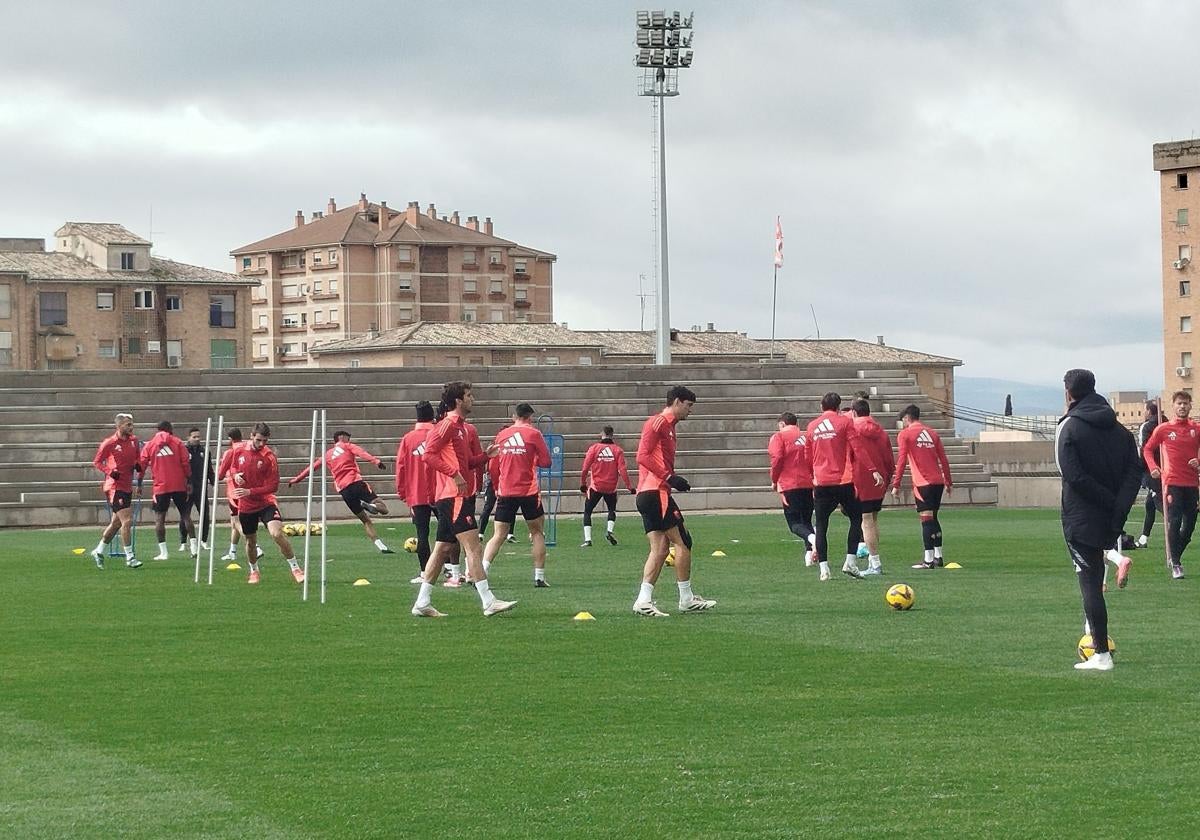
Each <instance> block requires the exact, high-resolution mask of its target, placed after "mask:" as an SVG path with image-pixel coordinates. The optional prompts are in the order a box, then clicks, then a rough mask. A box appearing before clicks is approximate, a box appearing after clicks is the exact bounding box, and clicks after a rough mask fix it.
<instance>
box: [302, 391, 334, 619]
mask: <svg viewBox="0 0 1200 840" xmlns="http://www.w3.org/2000/svg"><path fill="white" fill-rule="evenodd" d="M321 440H326V429H325V409H323V408H322V409H321ZM328 480H329V468H328V466H327V465H326V459H325V458H322V459H321V603H322V604H324V603H325V525H326V522H325V496H326V492H325V485H326V483H327V481H328ZM304 579H305V580H308V577H307V576H305V578H304Z"/></svg>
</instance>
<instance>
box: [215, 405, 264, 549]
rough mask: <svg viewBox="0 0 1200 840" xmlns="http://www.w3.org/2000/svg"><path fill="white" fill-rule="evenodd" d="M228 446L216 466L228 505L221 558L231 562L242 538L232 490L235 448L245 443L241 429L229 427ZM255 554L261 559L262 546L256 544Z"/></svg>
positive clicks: (240, 524) (239, 447)
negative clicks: (225, 547) (226, 542)
mask: <svg viewBox="0 0 1200 840" xmlns="http://www.w3.org/2000/svg"><path fill="white" fill-rule="evenodd" d="M228 435H229V448H228V449H226V450H225V454H224V455H222V456H221V463H220V464H219V465H218V466H217V481H224V482H225V502H226V504H227V505H228V506H229V550H228V551H227V552H225V554H224V556H222V557H221V559H222V560H228V561H230V562H233V561H234V560H237V558H238V543H239V542H241V540H242V523H241V522H240V521H239V520H238V512H237V499H235V498H234V497H233V491H234V490H236V489H237V485H236V484H234V483H233V458H234V455H236V454H237V450H239V449H241V448H242V447H243V446H245V445H246V443H245V442H243V441H242V430H241V429H237V428H234V429H230V430H229V432H228ZM255 554H256V555H258V556H257V557H256V558H255V559H261V558H262V556H263V554H264V552H263V549H262V546H261V545H260V546H257V547H256V550H255Z"/></svg>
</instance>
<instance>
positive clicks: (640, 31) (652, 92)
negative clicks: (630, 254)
mask: <svg viewBox="0 0 1200 840" xmlns="http://www.w3.org/2000/svg"><path fill="white" fill-rule="evenodd" d="M694 16H695V15H694V14H693V13H691V12H689V13H688V14H687V16H686V17H685V16H684V15H682V14H681V13H679V12H678V11H675V12H665V11H639V12H638V13H637V48H638V52H637V55H636V56H635V57H634V64H635V65H637V67H638V69H639V70H640V71H641V78H640V79H639V85H638V95H639V96H654V97H657V98H658V237H659V259H660V263H661V264H660V268H659V272H658V290H657V292H658V294H657V297H658V301H657V303H658V306H657V310H658V318H657V320H658V331H657V333H658V334H657V340H656V342H655V345H656V346H655V352H654V362H655V364H659V365H669V364H671V306H670V296H669V294H668V288H669V286H670V283H669V273H668V271H667V266H668V261H667V146H666V116H665V114H664V113H663V111H664V108H663V106H664V104H665V103H666V97H668V96H678V95H679V71H680V69H682V68H686V67H691V66H692V36H693V32H692V18H693V17H694Z"/></svg>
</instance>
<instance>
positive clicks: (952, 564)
mask: <svg viewBox="0 0 1200 840" xmlns="http://www.w3.org/2000/svg"><path fill="white" fill-rule="evenodd" d="M946 568H947V569H961V568H962V566H960V565H958V564H957V563H947V564H946Z"/></svg>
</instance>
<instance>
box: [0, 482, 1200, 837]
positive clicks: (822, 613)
mask: <svg viewBox="0 0 1200 840" xmlns="http://www.w3.org/2000/svg"><path fill="white" fill-rule="evenodd" d="M625 507H626V509H627V512H626V513H625V514H624V515H623V516H622V518H621V519H620V521H619V522H618V534H619V536H620V538H621V545H620V546H619V547H617V548H612V547H610V546H608V545H606V544H605V543H603V542H602V541H598V542H597V544H596V546H595V547H594V548H591V549H587V550H585V549H580V548H578V547H577V545H578V543H579V541H580V526H579V523H578V520H575V521H568V522H563V523H560V528H559V533H560V546H559V547H558V548H556V549H553V550H552V551H551V557H550V563H549V573H548V578H549V580H550V582H551V584H552V585H553V588H551V589H549V590H534V589H533V588H532V586H531V573H530V570H529V567H530V564H529V559H528V546H527V544H525V543H522V544H520V545H518V546H515V547H514V546H506V548H505V550H504V552H503V554H502V555H501V558H500V561H499V562H498V563H497V565H496V566H495V567H494V568H493V586H494V588H495V590H496V591H497V592H498V593H499V594H500V596H501V597H505V598H518V599H520V605H519V606H518V607H517V609H516V610H515V612H514V613H512V614H510V615H504V616H499V617H495V618H491V619H485V618H484V617H483V616H482V615H481V614H480V611H479V604H478V598H477V596H476V595H475V593H474V591H473V590H466V589H463V590H457V591H456V590H446V589H439V590H438V592H437V593H436V594H435V597H434V604H435V605H436V606H438V607H439V608H441V609H442V610H443V611H445V612H448V613H449V614H450V617H449V618H448V619H445V620H441V621H431V620H418V619H414V618H412V617H411V616H410V615H409V608H410V606H411V604H412V600H413V597H414V589H415V587H413V586H411V585H410V584H409V583H408V579H409V578H410V577H411V576H412V575H413V574H414V570H415V566H416V561H415V557H414V556H413V555H408V554H405V553H403V552H398V553H397V554H396V555H395V556H381V555H379V554H377V553H375V552H374V550H373V549H372V548H371V546H370V544H369V543H368V541H367V540H366V539H365V537H363V535H362V532H361V530H360V529H359V528H358V527H357V525H355V526H350V525H338V526H336V527H334V528H332V529H331V533H330V555H331V557H332V558H333V559H332V562H331V563H330V570H331V583H330V588H329V599H328V603H327V604H326V605H325V606H321V605H320V604H318V603H316V601H315V599H314V600H310V602H309V603H307V604H302V603H301V602H300V599H299V587H298V586H296V585H295V584H294V583H293V582H292V581H291V580H290V578H289V576H288V574H287V571H286V566H285V565H284V564H283V562H282V560H281V559H280V558H279V557H278V554H277V552H276V551H275V549H274V547H273V546H270V547H269V551H270V552H271V553H270V554H268V557H267V559H266V561H265V562H264V565H263V582H262V584H261V585H260V586H258V587H249V586H247V585H246V584H245V582H244V572H231V571H226V570H225V569H224V564H223V563H222V564H219V565H218V572H217V578H216V583H215V585H213V586H212V587H208V586H204V585H200V586H196V585H194V584H193V583H192V572H191V566H190V563H189V562H188V561H187V560H185V559H183V555H179V554H175V553H174V552H173V554H172V559H171V560H169V561H167V562H157V563H156V562H152V561H150V560H149V559H148V558H149V556H150V553H151V546H150V533H151V531H150V530H149V529H147V528H145V527H143V529H142V530H141V532H140V533H141V535H142V544H143V546H145V548H144V549H143V551H142V552H141V555H142V559H143V560H144V561H145V562H146V566H145V568H143V569H141V570H137V571H131V570H127V569H126V568H124V565H123V564H122V563H120V562H119V561H118V560H116V559H111V560H109V568H108V569H107V570H105V571H103V572H101V571H98V570H97V569H95V568H94V567H93V566H92V563H91V560H90V559H89V557H88V556H87V555H84V556H76V555H74V554H72V552H71V549H72V548H75V547H87V548H89V549H90V547H91V546H92V545H94V544H95V540H96V533H95V531H91V530H89V531H57V532H46V531H41V532H4V533H3V536H2V540H3V551H2V552H0V835H3V836H5V837H18V838H41V837H46V838H60V837H97V838H108V837H154V838H158V837H172V838H202V837H203V838H217V837H254V838H276V837H280V838H282V837H288V838H290V837H298V838H307V837H312V838H342V837H372V838H376V837H377V838H391V837H437V838H446V837H472V838H474V837H619V838H635V837H655V838H659V837H779V838H784V837H878V838H883V837H889V838H891V837H930V836H936V837H954V838H975V837H978V838H996V837H1042V838H1060V837H1135V836H1137V837H1189V836H1195V831H1196V825H1197V822H1196V820H1197V817H1196V809H1195V801H1194V793H1193V791H1192V787H1193V786H1194V784H1195V780H1196V779H1197V778H1200V751H1197V749H1196V738H1195V735H1194V731H1195V728H1194V727H1195V720H1196V713H1197V705H1198V703H1197V697H1198V690H1200V679H1198V673H1200V671H1198V669H1197V666H1196V657H1195V650H1196V639H1197V636H1198V630H1200V610H1197V597H1196V594H1195V588H1196V587H1197V586H1200V580H1196V579H1195V578H1191V579H1188V580H1184V581H1182V582H1174V583H1173V582H1171V581H1169V580H1168V579H1167V575H1166V572H1165V570H1164V567H1163V560H1162V557H1161V532H1160V531H1157V530H1156V532H1155V538H1154V542H1152V548H1151V549H1150V550H1146V551H1139V552H1135V553H1134V554H1133V557H1134V558H1135V560H1134V567H1133V573H1132V577H1131V583H1130V586H1129V588H1128V589H1126V590H1124V591H1120V592H1117V591H1115V590H1114V591H1112V592H1110V593H1109V599H1108V601H1109V611H1110V615H1111V620H1112V631H1111V632H1112V636H1113V637H1114V638H1115V639H1116V640H1117V643H1118V651H1117V668H1116V670H1114V671H1113V672H1112V673H1108V674H1103V673H1077V672H1075V671H1073V670H1072V668H1071V664H1072V662H1073V661H1074V659H1075V650H1074V649H1075V643H1076V641H1077V639H1078V637H1079V635H1080V632H1081V615H1080V607H1079V597H1078V590H1077V587H1076V582H1075V576H1074V574H1073V573H1072V570H1071V566H1070V564H1069V561H1068V559H1067V556H1066V552H1065V550H1064V548H1063V544H1062V536H1061V531H1060V530H1059V528H1058V523H1057V518H1056V515H1055V514H1053V513H1051V512H1045V511H1042V512H1006V511H995V510H989V511H982V510H977V511H954V510H951V511H949V512H947V513H945V514H944V517H943V525H944V528H945V531H946V554H947V558H948V559H950V560H956V561H959V562H961V563H962V564H963V566H964V568H963V569H962V570H959V571H945V570H943V571H937V572H921V571H914V570H911V569H909V568H908V565H909V564H910V563H911V562H913V561H914V560H916V559H919V556H920V545H919V538H920V533H919V527H918V524H917V520H916V517H915V515H914V514H912V513H911V512H895V513H885V514H884V516H883V518H882V523H883V525H882V527H883V547H884V552H883V556H884V561H885V568H886V570H887V575H886V576H885V577H884V578H882V579H877V580H870V581H863V582H856V581H850V580H847V579H838V580H834V581H832V582H829V583H824V584H822V583H819V582H818V581H817V577H816V571H815V570H814V569H805V568H804V565H803V561H802V560H800V559H799V545H798V543H796V542H793V541H792V540H791V539H790V538H789V535H788V534H787V532H786V530H785V528H784V524H783V519H782V516H780V515H762V516H721V517H717V516H707V517H702V516H692V517H691V518H690V519H689V524H690V526H691V527H692V530H693V533H694V535H695V538H696V546H697V560H696V563H695V573H694V581H695V588H696V590H697V591H698V592H699V593H701V594H702V595H704V596H706V597H709V598H715V599H717V600H718V601H719V606H718V608H717V610H716V611H715V612H713V613H710V614H699V615H686V616H681V615H672V616H671V617H670V618H669V619H664V620H650V619H643V618H639V617H636V616H634V615H633V614H632V613H631V612H630V610H629V606H630V604H631V603H632V600H633V597H634V595H635V593H636V590H637V584H638V578H639V570H640V567H641V563H642V560H643V558H644V554H645V548H644V539H643V537H642V536H641V534H640V533H639V530H640V529H639V527H638V521H637V517H636V515H633V514H632V513H631V512H629V511H628V508H629V505H628V503H626V505H625ZM381 524H382V527H383V531H382V533H383V535H384V536H385V538H386V539H387V540H388V541H389V542H391V543H392V544H393V546H395V547H397V548H399V546H400V544H401V543H402V541H403V538H404V537H405V536H407V535H408V534H410V533H411V526H410V525H409V524H408V523H407V521H406V520H398V519H395V518H392V519H388V520H384V521H383V522H382V523H381ZM597 524H598V527H597V528H596V531H597V533H601V531H602V527H603V526H602V524H601V520H597ZM840 525H841V523H839V527H840ZM518 532H519V534H520V535H521V536H522V539H523V538H524V533H525V532H524V529H523V528H521V527H520V526H518ZM223 533H224V532H223ZM843 533H844V532H843ZM174 547H175V546H174V544H172V549H174ZM718 548H719V549H721V550H723V551H725V552H726V553H727V555H728V556H726V557H724V558H714V557H711V556H709V555H710V554H711V552H712V551H713V550H715V549H718ZM1197 568H1200V567H1197ZM359 577H365V578H368V579H369V580H370V581H371V586H368V587H352V586H351V585H350V584H351V582H352V581H353V580H354V579H356V578H359ZM840 577H841V576H839V578H840ZM899 581H903V582H906V583H909V584H911V585H912V586H913V587H914V588H915V590H916V595H917V603H916V608H915V609H914V610H913V611H911V612H908V613H896V612H893V611H892V610H890V609H888V608H887V607H886V605H885V604H884V600H883V594H884V591H885V590H886V589H887V587H888V585H890V584H891V583H895V582H899ZM312 594H313V595H315V586H314V589H313V593H312ZM657 597H658V601H659V603H660V605H663V606H665V607H666V608H667V609H668V610H669V611H670V612H672V613H674V612H676V610H675V585H674V578H673V575H672V573H671V572H670V570H667V573H666V574H665V575H664V578H663V580H662V581H661V582H660V583H659V586H658V589H657ZM580 610H588V611H590V612H592V613H594V614H595V616H596V619H597V620H596V621H595V622H587V623H577V622H574V621H572V616H573V615H574V614H575V613H576V612H578V611H580Z"/></svg>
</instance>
